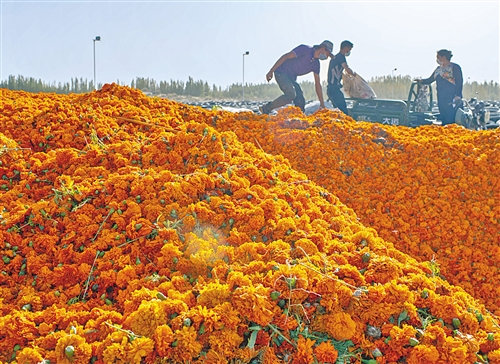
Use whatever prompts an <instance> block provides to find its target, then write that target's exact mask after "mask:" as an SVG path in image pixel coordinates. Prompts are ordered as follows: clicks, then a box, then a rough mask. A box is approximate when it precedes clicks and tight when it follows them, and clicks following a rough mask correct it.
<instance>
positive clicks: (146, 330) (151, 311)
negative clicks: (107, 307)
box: [126, 300, 167, 337]
mask: <svg viewBox="0 0 500 364" xmlns="http://www.w3.org/2000/svg"><path fill="white" fill-rule="evenodd" d="M162 302H163V301H160V300H151V301H142V303H141V304H140V305H139V308H138V309H137V311H135V312H132V314H131V315H130V317H129V318H128V319H127V320H126V322H127V323H130V328H131V330H132V331H133V332H134V333H135V334H137V335H142V336H147V337H152V336H153V334H154V332H155V330H156V328H157V327H158V326H160V325H162V324H164V323H165V322H166V320H167V318H166V316H165V309H164V305H163V304H162Z"/></svg>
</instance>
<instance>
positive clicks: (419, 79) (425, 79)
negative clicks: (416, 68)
mask: <svg viewBox="0 0 500 364" xmlns="http://www.w3.org/2000/svg"><path fill="white" fill-rule="evenodd" d="M435 73H436V70H434V72H432V75H431V76H430V77H429V78H424V79H422V78H417V79H416V80H415V81H417V82H419V83H422V84H424V85H430V84H431V83H433V82H434V81H436V79H435V77H434V75H435Z"/></svg>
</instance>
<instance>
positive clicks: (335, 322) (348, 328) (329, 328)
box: [323, 312, 356, 341]
mask: <svg viewBox="0 0 500 364" xmlns="http://www.w3.org/2000/svg"><path fill="white" fill-rule="evenodd" d="M323 321H324V325H325V330H326V332H328V334H330V335H331V336H332V337H333V338H334V339H335V340H338V341H344V340H349V339H351V338H352V337H353V336H354V334H355V333H356V322H354V320H353V319H352V317H351V315H349V314H348V313H346V312H335V313H332V314H328V315H324V316H323Z"/></svg>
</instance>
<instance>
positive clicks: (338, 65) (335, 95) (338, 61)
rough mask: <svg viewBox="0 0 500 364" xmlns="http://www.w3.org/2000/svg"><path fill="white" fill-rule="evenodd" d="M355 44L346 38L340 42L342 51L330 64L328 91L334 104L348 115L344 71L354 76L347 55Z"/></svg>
mask: <svg viewBox="0 0 500 364" xmlns="http://www.w3.org/2000/svg"><path fill="white" fill-rule="evenodd" d="M352 47H353V44H352V43H351V42H349V41H348V40H344V41H343V42H342V43H341V44H340V52H339V53H337V54H336V55H335V57H334V58H333V59H332V60H331V61H330V65H329V66H328V77H327V82H328V86H327V89H326V93H327V95H328V98H329V99H330V101H331V102H332V104H333V106H335V107H337V108H339V109H340V110H342V112H343V113H344V114H346V115H347V105H346V102H345V97H344V93H343V92H342V90H341V88H342V71H344V70H345V71H346V72H347V73H348V74H350V75H353V76H354V72H353V71H352V70H351V69H350V68H349V66H348V65H347V61H346V57H348V56H349V55H350V54H351V49H352Z"/></svg>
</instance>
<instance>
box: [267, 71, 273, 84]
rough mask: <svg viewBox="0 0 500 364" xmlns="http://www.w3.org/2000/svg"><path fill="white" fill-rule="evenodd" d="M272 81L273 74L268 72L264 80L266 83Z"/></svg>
mask: <svg viewBox="0 0 500 364" xmlns="http://www.w3.org/2000/svg"><path fill="white" fill-rule="evenodd" d="M272 79H273V72H272V71H269V72H268V73H267V75H266V80H267V82H269V81H271V80H272Z"/></svg>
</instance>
